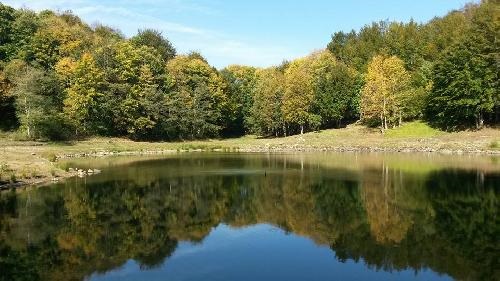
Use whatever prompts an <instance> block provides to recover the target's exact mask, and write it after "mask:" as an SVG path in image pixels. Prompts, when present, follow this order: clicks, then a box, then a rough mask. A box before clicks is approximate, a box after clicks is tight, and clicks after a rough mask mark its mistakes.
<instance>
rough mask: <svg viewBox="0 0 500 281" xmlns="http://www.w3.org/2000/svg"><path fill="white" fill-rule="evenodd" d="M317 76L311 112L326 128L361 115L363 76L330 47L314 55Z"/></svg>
mask: <svg viewBox="0 0 500 281" xmlns="http://www.w3.org/2000/svg"><path fill="white" fill-rule="evenodd" d="M311 60H312V62H311V67H312V68H313V80H314V100H313V104H312V109H311V110H312V112H313V113H314V114H316V115H318V116H320V117H321V122H322V126H323V127H324V128H331V127H339V126H340V125H341V122H342V121H343V120H354V119H356V118H357V117H358V116H359V108H358V106H359V91H360V82H361V80H360V76H359V75H358V73H357V71H355V70H353V69H352V68H349V67H348V66H346V65H345V64H344V63H342V62H339V61H337V60H336V59H335V57H334V56H333V55H332V54H331V53H330V52H328V51H322V52H319V53H316V54H314V55H313V56H312V57H311Z"/></svg>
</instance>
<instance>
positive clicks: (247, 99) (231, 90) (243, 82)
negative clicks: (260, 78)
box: [220, 65, 256, 136]
mask: <svg viewBox="0 0 500 281" xmlns="http://www.w3.org/2000/svg"><path fill="white" fill-rule="evenodd" d="M255 72H256V69H255V68H254V67H250V66H240V65H231V66H228V67H227V68H224V69H223V70H221V71H220V74H221V76H222V78H223V79H224V81H225V83H226V92H227V96H228V110H229V114H227V118H226V125H225V128H224V132H223V134H224V135H233V136H241V135H244V134H245V133H248V132H250V131H251V124H250V118H251V116H250V115H251V114H250V112H251V108H252V103H253V95H254V92H255V87H256V76H255Z"/></svg>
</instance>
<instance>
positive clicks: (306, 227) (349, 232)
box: [0, 159, 500, 280]
mask: <svg viewBox="0 0 500 281" xmlns="http://www.w3.org/2000/svg"><path fill="white" fill-rule="evenodd" d="M185 161H189V160H185ZM213 161H215V162H213ZM213 161H212V162H204V163H200V162H188V163H185V162H182V161H181V162H175V161H174V162H173V163H170V164H168V165H167V166H168V167H163V168H162V169H161V171H154V170H152V169H154V167H157V166H158V165H153V164H151V166H148V167H149V168H148V169H147V170H148V172H147V173H143V174H141V173H140V172H138V173H137V174H136V175H135V176H134V180H130V179H122V180H116V179H113V177H110V178H107V176H106V175H104V176H103V177H102V178H100V179H96V180H95V181H94V182H88V183H85V182H84V181H83V180H80V179H75V180H71V181H68V183H67V184H66V185H57V186H52V187H46V188H42V189H33V190H30V191H25V192H18V193H12V192H10V193H9V192H8V193H2V195H1V197H0V268H2V274H1V275H0V280H36V279H44V280H82V279H83V278H84V277H85V276H88V275H90V274H92V273H93V272H106V271H108V270H110V269H113V268H116V267H118V266H120V265H122V264H123V263H125V262H126V261H127V260H129V259H134V260H136V261H137V262H138V263H139V264H140V265H141V267H142V268H152V267H155V266H159V265H161V264H163V263H164V261H165V260H166V259H168V257H169V256H170V255H171V254H172V253H173V252H174V251H175V249H176V247H177V243H178V241H184V240H188V241H193V242H199V241H201V240H203V238H204V237H206V235H208V233H209V232H210V231H211V229H212V228H213V227H214V226H216V225H217V224H219V223H221V222H224V223H227V224H229V225H232V226H235V227H238V226H246V225H251V224H255V223H270V224H274V225H277V226H279V227H281V228H283V229H285V230H287V231H290V232H293V233H296V234H298V235H303V236H307V237H310V238H311V239H313V240H314V241H316V242H317V243H319V244H323V245H328V246H330V247H331V248H332V250H334V251H335V254H336V256H337V258H338V259H339V260H347V259H353V260H356V261H360V260H363V262H364V263H366V264H367V265H368V266H370V267H374V268H377V269H383V270H402V269H409V268H410V269H415V270H420V269H423V268H428V267H429V268H431V269H433V270H434V271H437V272H441V273H446V274H449V275H451V276H453V277H455V278H457V279H464V280H483V279H490V278H491V277H493V279H494V278H495V277H499V276H498V272H495V270H496V269H498V268H500V265H499V264H498V260H499V256H498V253H499V252H500V251H499V250H500V249H499V246H498V244H499V243H498V238H497V237H500V221H499V220H500V219H499V218H498V211H499V205H498V198H499V190H498V186H500V178H499V176H498V175H495V174H484V173H483V174H481V173H477V172H466V171H462V170H441V171H435V172H432V173H430V174H425V175H422V174H418V173H417V174H412V173H409V172H407V171H405V172H403V171H400V170H398V169H397V168H392V167H387V166H385V165H382V166H381V167H380V169H376V168H373V167H372V168H370V169H365V170H362V171H360V172H353V171H347V170H339V169H329V170H323V169H321V168H319V167H316V166H313V165H306V166H305V167H304V165H303V163H300V162H291V163H286V164H285V163H284V162H283V161H280V160H269V159H268V160H265V159H264V160H262V159H254V160H252V163H250V164H249V163H246V162H245V160H235V159H232V160H231V161H233V162H231V163H225V162H224V161H225V160H213ZM226 161H227V160H226ZM234 161H241V162H237V163H235V162H234ZM269 161H270V162H269ZM262 162H265V165H264V163H262ZM144 165H146V164H144ZM196 165H198V166H200V167H204V168H205V169H206V168H207V167H211V168H213V170H210V171H215V172H206V173H198V174H196V173H194V174H189V173H188V174H182V173H177V172H175V171H176V170H175V167H193V166H196ZM235 165H236V167H242V168H246V169H247V170H252V169H253V170H252V171H255V173H251V174H245V173H237V172H236V173H234V171H233V173H227V172H217V168H218V167H226V166H231V167H233V166H235ZM238 165H239V166H238ZM285 165H286V170H284V167H285ZM262 166H265V167H266V169H267V171H266V172H265V173H262V172H260V170H259V169H258V168H259V167H262ZM143 168H145V167H143ZM167 168H171V169H167ZM134 169H137V171H141V169H140V168H134ZM160 175H161V176H160ZM4 269H6V270H4ZM495 274H496V275H495Z"/></svg>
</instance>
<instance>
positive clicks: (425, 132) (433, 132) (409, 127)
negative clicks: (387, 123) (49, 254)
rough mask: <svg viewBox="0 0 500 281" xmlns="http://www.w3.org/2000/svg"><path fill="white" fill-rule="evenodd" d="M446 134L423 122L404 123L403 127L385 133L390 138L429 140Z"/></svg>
mask: <svg viewBox="0 0 500 281" xmlns="http://www.w3.org/2000/svg"><path fill="white" fill-rule="evenodd" d="M443 134H445V132H443V131H440V130H438V129H434V128H432V127H430V126H429V125H427V124H426V123H424V122H422V121H414V122H409V123H404V124H403V125H402V126H401V127H398V128H394V129H389V130H387V131H386V132H385V136H386V137H388V138H410V137H411V138H420V137H421V138H429V137H437V136H440V135H443Z"/></svg>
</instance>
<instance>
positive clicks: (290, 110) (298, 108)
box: [282, 58, 314, 134]
mask: <svg viewBox="0 0 500 281" xmlns="http://www.w3.org/2000/svg"><path fill="white" fill-rule="evenodd" d="M313 100H314V81H313V71H312V68H311V67H310V59H309V58H304V59H298V60H295V61H293V62H292V63H290V66H289V67H288V68H287V70H286V71H285V94H284V96H283V107H282V110H283V117H284V118H285V122H286V123H287V124H290V125H292V126H294V125H295V126H297V125H298V126H299V127H300V133H301V134H303V133H304V126H305V125H307V124H311V123H314V116H313V115H312V114H311V113H310V107H311V105H312V103H313Z"/></svg>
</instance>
